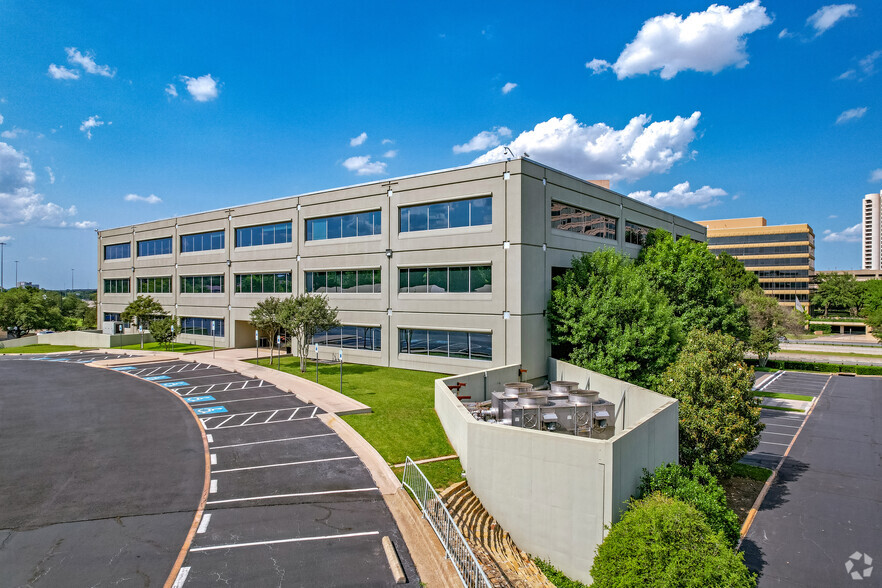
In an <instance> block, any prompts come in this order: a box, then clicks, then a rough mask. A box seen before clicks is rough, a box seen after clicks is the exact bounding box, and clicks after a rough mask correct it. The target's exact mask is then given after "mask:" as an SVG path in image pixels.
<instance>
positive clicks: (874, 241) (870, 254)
mask: <svg viewBox="0 0 882 588" xmlns="http://www.w3.org/2000/svg"><path fill="white" fill-rule="evenodd" d="M880 206H882V192H880V193H879V194H875V193H874V194H867V195H866V196H864V211H863V212H864V222H863V224H862V225H861V229H862V230H861V233H862V236H863V239H862V240H861V241H862V243H863V244H864V254H863V257H862V258H861V269H865V270H878V269H882V267H880V263H882V228H880V216H882V208H880Z"/></svg>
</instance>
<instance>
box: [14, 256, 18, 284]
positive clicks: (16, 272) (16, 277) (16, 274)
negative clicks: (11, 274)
mask: <svg viewBox="0 0 882 588" xmlns="http://www.w3.org/2000/svg"><path fill="white" fill-rule="evenodd" d="M14 283H15V287H16V288H17V287H18V262H17V261H16V262H15V282H14Z"/></svg>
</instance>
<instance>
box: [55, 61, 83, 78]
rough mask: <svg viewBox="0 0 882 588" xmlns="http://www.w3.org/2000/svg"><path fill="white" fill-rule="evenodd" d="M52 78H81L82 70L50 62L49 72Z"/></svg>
mask: <svg viewBox="0 0 882 588" xmlns="http://www.w3.org/2000/svg"><path fill="white" fill-rule="evenodd" d="M47 73H48V74H49V77H50V78H53V79H56V80H78V79H80V72H79V71H77V70H75V69H67V68H66V67H64V66H63V65H55V64H54V63H50V64H49V71H48V72H47Z"/></svg>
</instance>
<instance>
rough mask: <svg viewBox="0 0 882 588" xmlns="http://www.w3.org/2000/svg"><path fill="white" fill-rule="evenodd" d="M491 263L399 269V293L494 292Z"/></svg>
mask: <svg viewBox="0 0 882 588" xmlns="http://www.w3.org/2000/svg"><path fill="white" fill-rule="evenodd" d="M492 291H493V286H492V272H491V267H490V266H489V265H473V266H456V267H430V268H425V267H420V268H399V269H398V292H399V293H422V292H428V293H430V294H446V293H452V292H492Z"/></svg>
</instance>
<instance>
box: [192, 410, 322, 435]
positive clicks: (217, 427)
mask: <svg viewBox="0 0 882 588" xmlns="http://www.w3.org/2000/svg"><path fill="white" fill-rule="evenodd" d="M241 414H242V413H239V415H233V416H240V415H241ZM314 418H316V417H314V416H311V417H301V418H299V419H292V420H291V421H272V422H269V423H267V422H263V423H248V424H247V425H227V426H226V427H222V426H220V425H218V426H216V427H206V429H205V430H206V431H209V430H211V431H215V430H217V429H235V428H236V427H259V426H260V425H278V424H282V423H287V422H292V423H296V422H297V421H308V420H310V419H314Z"/></svg>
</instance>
